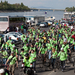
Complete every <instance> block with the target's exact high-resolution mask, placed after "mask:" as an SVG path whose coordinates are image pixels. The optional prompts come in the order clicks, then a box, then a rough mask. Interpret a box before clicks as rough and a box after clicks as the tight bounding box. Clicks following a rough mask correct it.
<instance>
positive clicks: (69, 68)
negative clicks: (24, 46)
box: [15, 27, 75, 75]
mask: <svg viewBox="0 0 75 75" xmlns="http://www.w3.org/2000/svg"><path fill="white" fill-rule="evenodd" d="M35 28H36V29H37V28H38V27H35ZM48 29H49V27H48V28H41V30H46V31H47V30H48ZM19 50H20V48H19ZM73 56H75V53H73ZM48 62H49V61H48V60H47V63H46V64H45V65H42V61H41V59H37V61H36V71H37V73H36V74H35V75H71V74H72V75H75V73H74V71H73V69H74V68H73V65H72V64H66V69H65V71H64V72H61V70H56V72H54V71H52V70H51V69H49V67H48V65H49V63H48ZM20 64H21V63H20ZM20 64H19V66H20ZM15 75H24V74H23V72H21V71H20V69H18V70H17V69H16V70H15Z"/></svg>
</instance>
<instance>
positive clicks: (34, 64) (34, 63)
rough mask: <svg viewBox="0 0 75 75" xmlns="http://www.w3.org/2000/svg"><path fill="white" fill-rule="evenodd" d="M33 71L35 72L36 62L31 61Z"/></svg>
mask: <svg viewBox="0 0 75 75" xmlns="http://www.w3.org/2000/svg"><path fill="white" fill-rule="evenodd" d="M32 64H33V69H34V71H36V61H33V63H32Z"/></svg>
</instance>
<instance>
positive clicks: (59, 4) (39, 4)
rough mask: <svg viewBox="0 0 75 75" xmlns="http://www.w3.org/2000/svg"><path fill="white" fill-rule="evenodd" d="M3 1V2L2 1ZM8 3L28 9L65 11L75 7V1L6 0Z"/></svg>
mask: <svg viewBox="0 0 75 75" xmlns="http://www.w3.org/2000/svg"><path fill="white" fill-rule="evenodd" d="M2 1H5V0H2ZM6 1H8V3H11V4H14V3H21V2H22V3H23V4H24V5H26V6H28V7H30V8H50V9H51V8H52V9H65V8H66V7H73V6H74V7H75V0H6Z"/></svg>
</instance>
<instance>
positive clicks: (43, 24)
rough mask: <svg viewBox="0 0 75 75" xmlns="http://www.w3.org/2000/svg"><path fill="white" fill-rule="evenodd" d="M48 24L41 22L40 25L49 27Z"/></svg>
mask: <svg viewBox="0 0 75 75" xmlns="http://www.w3.org/2000/svg"><path fill="white" fill-rule="evenodd" d="M47 26H48V24H47V23H46V22H42V23H40V27H47Z"/></svg>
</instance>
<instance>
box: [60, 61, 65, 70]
mask: <svg viewBox="0 0 75 75" xmlns="http://www.w3.org/2000/svg"><path fill="white" fill-rule="evenodd" d="M64 66H65V61H61V68H62V69H64Z"/></svg>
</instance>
